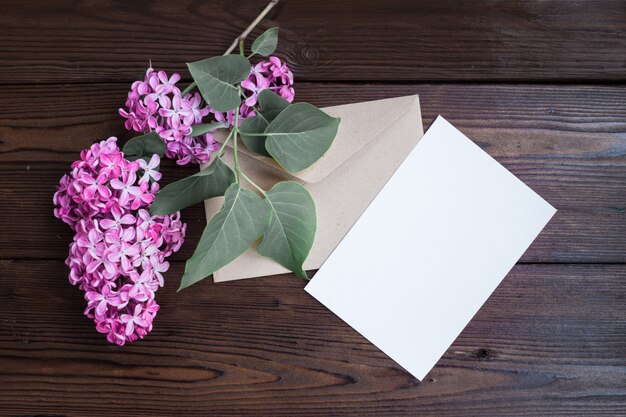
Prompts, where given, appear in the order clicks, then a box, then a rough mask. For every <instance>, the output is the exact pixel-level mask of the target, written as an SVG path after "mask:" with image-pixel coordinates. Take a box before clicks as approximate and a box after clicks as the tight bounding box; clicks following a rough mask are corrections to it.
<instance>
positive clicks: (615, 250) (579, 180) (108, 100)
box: [0, 83, 626, 262]
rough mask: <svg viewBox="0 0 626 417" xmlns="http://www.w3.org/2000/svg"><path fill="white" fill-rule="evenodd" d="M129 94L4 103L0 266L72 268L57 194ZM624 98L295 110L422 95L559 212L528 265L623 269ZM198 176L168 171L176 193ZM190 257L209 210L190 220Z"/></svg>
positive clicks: (515, 90) (44, 96) (470, 95)
mask: <svg viewBox="0 0 626 417" xmlns="http://www.w3.org/2000/svg"><path fill="white" fill-rule="evenodd" d="M125 90H126V86H125V85H120V84H103V85H98V86H97V87H94V86H90V85H51V86H14V87H5V88H4V89H3V97H4V99H3V100H2V101H1V102H0V140H1V141H2V143H0V171H1V172H0V198H1V200H2V202H3V204H2V205H0V257H2V258H40V259H41V258H43V259H63V258H64V257H65V256H66V250H67V248H66V245H67V243H68V242H69V241H70V239H71V236H70V232H69V229H68V228H67V227H65V225H64V224H62V223H61V222H59V221H57V220H56V219H54V218H53V217H52V215H51V212H52V202H51V199H52V194H53V192H54V188H55V184H56V183H57V182H58V180H59V178H60V177H61V176H62V175H63V173H65V172H66V171H67V170H68V168H69V164H70V162H71V161H72V160H74V159H75V158H77V156H78V152H79V150H80V149H81V148H84V147H87V146H89V145H90V144H91V143H92V142H93V141H94V140H95V139H96V138H100V139H101V138H105V137H107V136H109V135H119V134H122V135H125V136H127V135H126V134H125V133H123V126H122V121H121V119H120V118H119V116H117V114H116V107H117V106H119V105H120V104H121V103H122V101H123V98H124V95H125ZM625 92H626V89H625V88H623V87H601V86H596V87H588V86H587V87H586V86H568V87H565V86H538V87H532V86H524V85H520V86H497V85H477V86H467V85H456V84H449V85H423V84H414V85H394V86H388V85H371V84H365V85H358V86H357V85H354V86H353V85H346V84H306V83H303V84H300V85H299V88H298V93H297V94H298V99H300V100H308V101H311V102H313V103H315V104H318V105H328V104H341V103H348V102H356V101H360V100H371V99H377V98H384V97H392V96H398V95H403V94H410V93H419V94H420V95H421V101H422V109H423V119H424V123H425V126H426V127H427V126H428V125H429V124H430V123H431V122H432V121H433V120H434V118H435V117H436V115H437V114H439V113H441V114H443V115H444V116H445V117H446V118H448V119H449V120H450V121H451V122H452V123H453V124H455V125H456V126H458V127H459V128H460V129H461V130H463V131H464V132H465V133H466V134H467V135H468V136H469V137H471V138H473V139H474V140H475V141H476V142H477V143H479V144H480V146H482V147H483V148H484V149H485V150H486V151H487V152H489V153H490V154H491V155H493V156H494V157H495V158H496V159H498V160H499V161H500V162H502V163H503V164H504V165H505V166H506V167H507V168H509V169H510V170H511V171H512V172H513V173H515V174H516V175H518V176H519V177H520V178H521V179H522V180H523V181H525V182H526V183H527V184H529V185H530V186H531V187H532V188H533V189H535V190H536V191H537V192H538V193H540V194H541V195H542V196H544V197H545V198H546V199H547V200H548V201H549V202H551V203H552V204H553V205H554V206H555V207H557V208H558V209H559V212H558V213H557V215H556V217H555V218H554V219H553V220H552V221H551V222H550V224H549V225H548V227H547V228H546V229H545V230H544V232H542V234H541V235H540V237H539V239H538V240H537V241H536V242H535V243H534V244H533V245H532V246H531V248H530V249H529V251H528V252H527V253H526V254H525V256H524V257H523V261H524V262H625V261H626V221H624V220H625V217H624V216H625V212H626V206H625V202H626V136H625V135H624V131H626V122H625V121H624V114H626V95H625V94H624V93H625ZM194 169H195V168H194V167H184V168H179V167H175V166H174V165H173V164H168V165H167V167H166V169H165V170H164V173H165V178H166V179H167V181H171V180H174V179H177V178H180V177H182V176H185V175H189V174H191V173H193V172H194ZM184 217H185V218H186V220H187V221H188V222H190V232H189V236H190V237H189V240H188V243H187V244H186V245H185V246H184V249H183V251H182V253H181V254H179V255H176V258H175V259H185V258H186V257H188V256H189V255H190V254H191V251H192V250H193V248H194V246H195V243H196V241H197V239H198V237H199V234H200V233H201V230H202V228H203V227H204V219H203V215H202V208H201V207H196V208H193V209H191V210H189V211H188V212H186V213H185V215H184Z"/></svg>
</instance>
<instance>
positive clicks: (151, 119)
mask: <svg viewBox="0 0 626 417" xmlns="http://www.w3.org/2000/svg"><path fill="white" fill-rule="evenodd" d="M178 81H180V75H179V74H176V73H175V74H173V75H172V76H171V77H170V78H168V77H167V74H166V73H165V72H164V71H159V72H155V71H154V70H153V69H152V68H149V69H148V71H146V76H145V78H144V79H143V81H141V80H139V81H135V82H134V83H133V84H132V86H131V90H130V92H129V93H128V98H127V99H126V107H127V108H126V109H119V113H120V115H121V116H122V117H124V118H125V119H126V123H125V126H126V129H128V130H134V131H136V132H142V133H147V132H150V131H156V132H157V133H158V134H159V136H160V137H161V139H163V141H164V142H165V145H166V151H165V154H166V155H167V157H168V158H175V159H176V163H177V164H179V165H185V164H188V163H190V162H193V163H206V162H208V161H209V160H210V159H211V152H213V151H215V150H216V149H217V147H218V144H217V142H216V141H215V139H214V138H213V135H212V134H211V133H207V134H204V135H200V136H197V137H191V136H189V135H190V134H191V126H193V125H194V124H198V123H201V122H202V118H203V117H204V116H207V115H208V114H209V108H208V107H202V106H201V103H202V99H201V97H200V94H199V93H195V94H191V93H188V94H185V95H184V96H183V95H182V93H181V91H180V89H179V88H178V87H177V86H176V83H177V82H178Z"/></svg>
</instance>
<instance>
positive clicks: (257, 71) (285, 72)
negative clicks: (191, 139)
mask: <svg viewBox="0 0 626 417" xmlns="http://www.w3.org/2000/svg"><path fill="white" fill-rule="evenodd" d="M241 87H242V89H243V91H244V95H245V99H244V102H243V103H241V107H240V108H239V115H240V117H241V118H242V119H245V118H246V117H251V116H255V115H256V111H255V110H254V106H256V104H257V99H258V96H259V93H260V92H261V91H263V90H266V89H270V90H272V91H273V92H275V93H276V94H278V95H279V96H281V97H282V98H284V99H285V100H287V101H288V102H290V103H291V102H293V99H294V98H295V96H296V94H295V91H294V89H293V73H292V72H291V70H289V67H288V66H287V64H285V63H283V62H281V60H280V59H279V58H277V57H275V56H272V57H270V58H269V60H268V61H261V62H259V63H258V64H256V65H254V66H253V67H252V69H251V70H250V76H249V77H248V78H247V79H245V80H244V81H242V82H241ZM211 113H213V117H214V118H215V120H217V121H218V122H223V123H228V124H229V125H230V126H232V125H233V123H234V122H235V112H234V111H230V112H228V113H220V112H216V111H213V110H211Z"/></svg>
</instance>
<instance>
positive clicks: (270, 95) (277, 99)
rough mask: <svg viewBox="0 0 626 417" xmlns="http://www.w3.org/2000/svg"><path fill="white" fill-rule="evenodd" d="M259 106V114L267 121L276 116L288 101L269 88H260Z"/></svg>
mask: <svg viewBox="0 0 626 417" xmlns="http://www.w3.org/2000/svg"><path fill="white" fill-rule="evenodd" d="M258 100H259V106H260V107H261V114H262V115H263V117H265V119H266V120H267V122H268V123H270V122H271V121H272V120H274V119H275V118H276V116H278V115H279V114H280V112H282V111H283V110H285V109H286V108H287V107H289V104H290V103H289V102H288V101H287V100H285V99H284V98H282V97H281V96H279V95H278V94H276V93H275V92H273V91H272V90H270V89H265V90H261V92H260V93H259V99H258Z"/></svg>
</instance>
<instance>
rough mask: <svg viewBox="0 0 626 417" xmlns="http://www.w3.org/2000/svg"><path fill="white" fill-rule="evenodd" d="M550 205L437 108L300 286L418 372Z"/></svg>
mask: <svg viewBox="0 0 626 417" xmlns="http://www.w3.org/2000/svg"><path fill="white" fill-rule="evenodd" d="M354 175H358V173H354ZM346 191H347V192H348V194H349V190H346ZM555 212H556V210H555V209H554V208H553V207H552V206H551V205H550V204H548V203H547V202H546V201H545V200H543V199H542V198H541V197H540V196H539V195H537V194H536V193H535V192H534V191H533V190H531V189H530V188H529V187H528V186H526V185H525V184H524V183H522V182H521V181H520V180H519V179H518V178H517V177H515V176H514V175H513V174H511V173H510V172H509V171H508V170H506V169H505V168H504V167H503V166H502V165H500V164H499V163H498V162H497V161H496V160H494V159H493V158H491V157H490V156H489V155H488V154H487V153H485V152H484V151H483V150H482V149H480V147H478V146H477V145H476V144H474V143H473V142H472V141H470V140H469V139H468V138H467V137H466V136H465V135H463V134H462V133H461V132H459V131H458V130H457V129H456V128H454V127H453V126H452V125H451V124H450V123H448V122H447V121H446V120H444V119H443V118H442V117H441V116H440V117H438V118H437V120H436V121H435V122H434V123H433V125H432V126H431V128H430V129H429V130H428V132H427V133H426V134H425V135H424V137H423V138H422V139H421V140H420V142H419V143H418V144H417V146H416V147H415V148H414V149H413V150H412V151H411V153H410V154H409V156H408V157H407V158H406V160H405V161H404V162H403V163H402V165H400V167H399V168H398V170H397V171H396V173H395V174H394V175H393V177H392V178H391V179H390V180H389V182H388V183H387V184H386V185H385V187H384V188H383V189H382V191H381V192H380V193H379V194H378V196H377V197H376V198H375V199H374V201H373V202H372V204H371V205H370V206H369V207H368V208H367V210H366V211H365V212H364V213H363V215H362V216H361V217H360V218H359V220H358V221H357V222H356V224H355V225H354V227H353V228H352V229H351V230H350V232H349V233H348V234H347V235H346V237H345V238H344V239H343V241H342V242H341V243H340V244H339V246H338V247H337V248H336V249H335V251H334V252H333V253H332V254H331V256H330V257H329V258H328V259H327V261H326V262H325V263H324V265H322V267H321V269H320V270H319V271H318V272H317V274H316V275H315V277H314V278H313V280H312V281H311V282H310V283H309V284H308V285H307V287H306V291H307V292H309V293H310V294H311V295H312V296H313V297H315V298H316V299H318V300H319V301H320V302H321V303H322V304H324V305H325V306H326V307H328V308H329V309H330V310H332V311H333V312H334V313H335V314H337V315H338V316H339V317H340V318H341V319H343V320H344V321H345V322H346V323H348V324H349V325H350V326H352V327H353V328H354V329H355V330H356V331H358V332H359V333H361V334H362V335H363V336H364V337H366V338H367V339H369V340H370V341H371V342H372V343H374V344H375V345H376V346H378V347H379V348H380V349H381V350H382V351H383V352H385V353H386V354H387V355H389V356H390V357H391V358H392V359H394V360H395V361H396V362H397V363H399V364H400V365H401V366H403V367H404V368H405V369H406V370H407V371H409V372H410V373H411V374H413V375H414V376H415V377H416V378H418V379H420V380H421V379H423V378H424V377H425V376H426V374H427V373H428V372H429V371H430V369H431V368H432V367H433V366H434V365H435V363H436V362H437V361H438V360H439V358H440V357H441V356H442V355H443V354H444V353H445V351H446V350H447V349H448V348H449V347H450V345H451V344H452V342H453V341H454V339H456V337H457V336H458V335H459V333H460V332H461V331H462V330H463V328H464V327H465V326H466V325H467V323H468V322H469V321H470V320H471V318H472V317H473V316H474V314H476V312H477V311H478V309H479V308H480V307H481V306H482V305H483V303H484V302H485V301H486V300H487V298H488V297H489V295H490V294H491V293H492V292H493V291H494V290H495V289H496V287H497V286H498V284H499V283H500V282H501V281H502V279H503V278H504V276H505V275H506V274H507V273H508V272H509V271H510V269H511V268H512V267H513V265H515V263H516V262H517V261H518V259H519V258H520V257H521V256H522V254H523V253H524V252H525V251H526V249H527V248H528V246H529V245H530V244H531V242H532V241H533V240H534V239H535V238H536V237H537V235H538V234H539V232H540V231H541V229H543V227H544V226H545V225H546V223H547V222H548V221H549V220H550V218H551V217H552V216H553V215H554V213H555Z"/></svg>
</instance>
